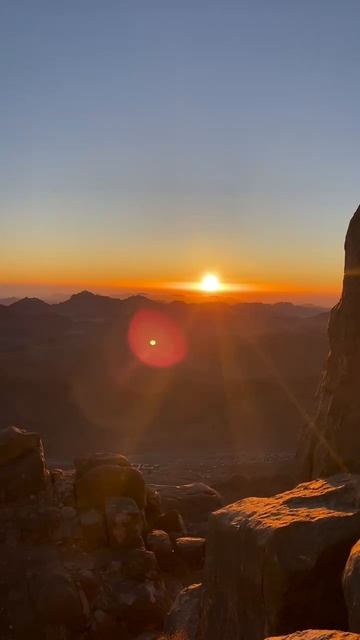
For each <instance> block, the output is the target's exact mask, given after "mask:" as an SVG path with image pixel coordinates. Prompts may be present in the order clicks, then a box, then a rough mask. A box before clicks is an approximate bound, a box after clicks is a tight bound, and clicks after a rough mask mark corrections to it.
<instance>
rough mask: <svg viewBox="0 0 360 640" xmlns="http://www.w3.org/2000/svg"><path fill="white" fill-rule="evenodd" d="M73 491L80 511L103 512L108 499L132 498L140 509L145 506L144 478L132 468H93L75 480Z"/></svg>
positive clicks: (114, 466) (107, 466)
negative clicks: (95, 510) (92, 510)
mask: <svg viewBox="0 0 360 640" xmlns="http://www.w3.org/2000/svg"><path fill="white" fill-rule="evenodd" d="M75 490H76V498H77V504H78V507H79V508H80V509H98V510H100V511H101V510H104V508H105V502H106V499H107V498H110V497H127V498H132V499H133V500H135V502H136V504H137V505H138V507H139V508H140V509H143V508H144V506H145V482H144V478H143V477H142V475H141V473H140V471H138V470H137V469H133V468H132V467H121V466H119V465H101V466H97V467H94V468H93V469H90V470H89V471H87V472H86V473H84V474H83V475H82V476H81V477H80V478H79V479H77V480H76V485H75Z"/></svg>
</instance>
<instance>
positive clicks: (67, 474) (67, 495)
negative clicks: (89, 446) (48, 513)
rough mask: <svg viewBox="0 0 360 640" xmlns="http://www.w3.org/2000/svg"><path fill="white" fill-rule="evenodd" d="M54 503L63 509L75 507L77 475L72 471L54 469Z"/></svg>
mask: <svg viewBox="0 0 360 640" xmlns="http://www.w3.org/2000/svg"><path fill="white" fill-rule="evenodd" d="M51 482H52V487H53V499H54V502H55V503H56V504H57V505H59V506H61V507H63V506H65V507H75V488H74V484H75V474H74V471H72V470H66V471H64V470H62V469H52V470H51Z"/></svg>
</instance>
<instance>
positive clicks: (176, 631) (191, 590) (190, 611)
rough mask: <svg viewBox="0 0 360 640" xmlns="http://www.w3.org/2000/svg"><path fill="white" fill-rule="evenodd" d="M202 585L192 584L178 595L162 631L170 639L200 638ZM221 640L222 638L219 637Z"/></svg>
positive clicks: (191, 639)
mask: <svg viewBox="0 0 360 640" xmlns="http://www.w3.org/2000/svg"><path fill="white" fill-rule="evenodd" d="M201 592H202V585H201V584H192V585H190V586H189V587H186V588H185V589H183V590H182V591H180V593H179V594H178V596H177V598H176V600H175V602H174V604H173V605H172V607H171V609H170V611H169V613H168V614H167V616H166V618H165V623H164V631H165V633H167V634H169V636H170V637H177V636H178V637H179V640H180V638H184V639H186V640H198V639H199V638H200V599H201ZM219 638H222V636H219Z"/></svg>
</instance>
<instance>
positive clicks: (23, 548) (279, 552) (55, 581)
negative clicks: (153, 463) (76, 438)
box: [0, 427, 360, 640]
mask: <svg viewBox="0 0 360 640" xmlns="http://www.w3.org/2000/svg"><path fill="white" fill-rule="evenodd" d="M0 476H1V478H2V483H1V486H2V492H1V506H0V599H1V608H0V638H1V639H2V640H22V639H24V640H25V638H26V639H27V640H32V639H34V640H42V639H43V640H48V639H50V638H51V640H76V639H81V640H115V639H116V640H135V639H136V640H160V639H164V638H165V637H166V638H178V640H186V639H187V640H215V639H216V640H217V639H220V638H221V639H223V640H257V639H259V640H260V639H262V638H265V637H267V636H277V635H284V634H291V633H295V632H296V633H297V635H296V636H295V637H299V638H303V639H304V640H316V639H320V638H324V640H325V639H326V640H327V639H329V640H330V639H331V640H337V639H339V640H340V639H341V640H345V638H349V640H351V639H352V638H355V637H358V638H360V635H357V634H356V632H359V634H360V542H359V541H358V540H359V539H360V476H358V475H351V474H342V475H338V476H334V477H332V478H329V479H327V480H315V481H311V482H308V483H303V484H301V485H298V486H297V487H295V488H293V489H290V490H289V491H286V492H284V493H280V494H276V495H274V496H268V497H257V498H254V497H247V498H244V499H242V500H240V501H238V502H236V503H233V504H230V505H228V506H223V502H224V500H223V498H222V496H221V495H220V494H219V493H218V492H217V491H216V490H214V489H212V488H211V487H209V486H208V485H206V484H203V483H201V482H197V483H192V484H187V485H183V486H171V485H162V484H157V485H150V484H146V483H145V480H144V477H143V475H142V473H141V472H140V471H139V470H138V469H137V468H135V467H133V466H131V465H130V463H129V461H128V460H127V458H125V457H124V456H122V455H107V454H97V455H91V456H88V457H84V458H80V459H77V460H75V462H74V468H73V469H71V470H61V469H52V470H49V469H48V468H47V466H46V462H45V459H44V453H43V448H42V444H41V441H40V438H39V436H38V435H37V434H35V433H30V432H27V431H25V430H23V429H18V428H15V427H10V428H8V429H5V430H3V431H0ZM287 481H288V478H287ZM267 484H268V489H269V492H270V490H271V483H270V480H268V483H267ZM277 484H278V479H275V485H274V486H277ZM248 488H249V487H248ZM252 488H255V489H256V485H253V487H252ZM249 491H250V488H249ZM209 516H210V517H209ZM189 529H190V531H191V535H189V533H188V532H189ZM200 534H201V535H200ZM205 536H206V538H207V539H206V540H205ZM204 560H205V568H204V569H203V566H204ZM304 629H305V630H307V631H306V633H304V632H302V633H298V632H299V630H304ZM309 629H310V630H311V629H312V631H309ZM314 629H337V630H339V631H338V632H334V631H321V632H318V631H314ZM349 630H350V631H352V632H353V634H352V635H351V634H349V633H345V632H348V631H349ZM341 631H342V632H343V633H341ZM354 634H355V635H354ZM284 637H285V636H284ZM286 637H288V636H286Z"/></svg>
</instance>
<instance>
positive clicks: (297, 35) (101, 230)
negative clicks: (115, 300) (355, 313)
mask: <svg viewBox="0 0 360 640" xmlns="http://www.w3.org/2000/svg"><path fill="white" fill-rule="evenodd" d="M359 19H360V3H359V2H358V1H357V0H356V1H355V0H346V1H341V0H338V1H334V0H316V1H314V0H312V1H310V0H302V2H295V1H294V2H291V1H289V0H287V1H285V0H284V1H283V0H251V1H249V2H244V1H242V0H238V1H237V2H230V1H228V0H224V1H222V2H213V1H210V0H209V1H206V0H198V1H196V0H193V1H192V2H187V1H186V0H184V1H183V2H176V1H173V2H172V1H171V0H168V1H167V2H165V1H163V2H157V1H152V0H147V1H143V2H140V1H137V0H131V1H128V2H126V1H121V0H117V1H115V0H104V1H100V0H98V1H97V2H95V1H93V0H86V1H82V0H79V1H76V0H72V1H71V2H70V1H68V0H62V2H61V3H55V2H53V1H49V0H47V1H46V2H45V1H42V2H39V1H36V0H27V1H26V2H25V1H20V0H12V1H8V0H3V1H2V2H1V5H0V42H1V56H0V82H1V102H0V134H1V138H0V139H1V145H0V216H1V235H0V293H1V292H2V291H3V292H5V290H6V292H8V291H9V290H10V289H11V288H12V289H15V288H16V290H17V291H18V290H20V289H21V291H23V292H30V290H31V291H34V292H35V291H39V290H40V289H41V286H43V285H44V283H45V281H46V286H50V285H51V286H52V284H53V286H54V287H56V286H61V285H63V284H64V283H65V282H67V283H70V282H71V281H73V282H74V283H78V282H79V283H80V282H81V283H84V284H89V286H91V285H92V284H93V285H94V286H96V284H97V285H98V286H100V283H103V282H110V281H111V282H118V283H119V285H120V284H121V283H126V282H135V281H142V282H145V281H149V283H156V282H165V283H166V282H168V281H179V280H185V281H187V280H192V279H196V278H197V277H198V276H199V274H200V273H201V272H202V271H204V270H216V271H218V272H219V273H220V274H221V276H222V277H223V278H224V279H225V280H228V281H229V282H250V283H251V282H254V283H260V284H261V283H264V284H265V285H266V284H267V283H268V284H269V283H270V285H271V286H273V287H274V288H276V287H278V289H279V291H280V292H281V291H282V290H284V286H285V285H286V286H287V287H288V288H289V291H290V290H291V288H293V289H294V291H295V290H297V289H299V288H303V289H304V290H306V289H308V290H309V292H311V291H314V292H315V294H314V295H315V296H319V297H321V296H323V297H324V296H325V297H326V296H329V295H330V294H329V291H330V290H331V291H334V292H335V293H334V295H336V291H337V289H338V287H339V284H340V277H341V269H342V263H343V253H342V245H343V238H344V233H345V230H346V226H347V223H348V220H349V218H350V216H351V214H352V212H353V211H354V209H355V208H356V207H357V204H358V200H359V199H360V198H359V189H358V185H359V161H358V149H359V147H360V145H359V142H360V126H359V104H360V82H359V79H360V78H359V75H360V73H359V69H360V41H359V36H358V25H359ZM279 295H280V294H279ZM331 295H332V294H331Z"/></svg>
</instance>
